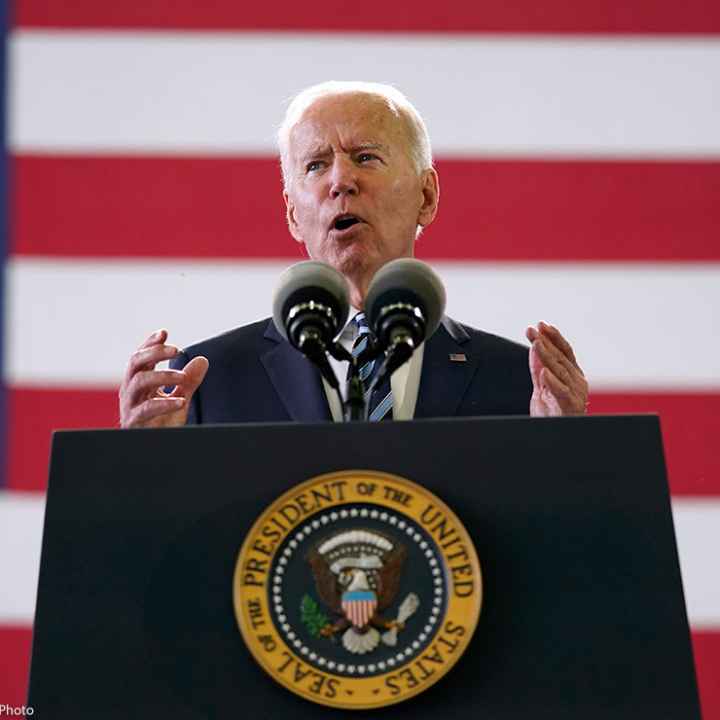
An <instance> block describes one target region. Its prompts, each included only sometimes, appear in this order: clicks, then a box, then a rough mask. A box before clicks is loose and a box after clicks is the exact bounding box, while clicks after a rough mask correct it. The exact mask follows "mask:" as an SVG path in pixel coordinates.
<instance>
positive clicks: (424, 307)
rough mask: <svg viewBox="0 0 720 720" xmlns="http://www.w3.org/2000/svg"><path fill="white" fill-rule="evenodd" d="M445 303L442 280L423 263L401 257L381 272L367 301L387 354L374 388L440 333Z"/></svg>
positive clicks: (371, 284) (371, 321) (371, 318)
mask: <svg viewBox="0 0 720 720" xmlns="http://www.w3.org/2000/svg"><path fill="white" fill-rule="evenodd" d="M445 300H446V298H445V288H444V287H443V284H442V281H441V280H440V278H439V277H438V276H437V275H436V274H435V272H434V271H433V270H432V268H431V267H430V266H429V265H426V264H425V263H424V262H421V261H420V260H415V259H414V258H400V259H398V260H393V261H392V262H389V263H387V264H386V265H383V267H381V268H380V270H378V272H377V273H376V275H375V277H374V278H373V279H372V282H371V283H370V287H369V288H368V293H367V297H366V298H365V312H366V315H367V318H368V323H369V325H370V327H371V328H372V330H373V332H374V333H375V337H376V338H377V341H378V344H379V345H380V347H381V348H382V349H384V350H385V351H386V358H385V362H384V363H383V365H382V367H381V368H380V370H379V372H378V374H377V376H376V377H375V381H374V382H373V386H375V385H379V384H381V383H382V382H383V381H384V380H385V378H386V377H388V376H389V375H392V373H393V372H395V370H397V369H398V368H399V367H400V366H401V365H402V364H403V363H404V362H406V361H407V360H409V359H410V357H411V356H412V354H413V352H414V351H415V350H416V348H417V347H418V345H420V344H421V343H422V342H423V341H424V340H425V339H426V338H428V337H430V336H431V335H432V334H433V333H434V332H435V330H437V328H438V325H439V324H440V320H441V319H442V316H443V313H444V312H445Z"/></svg>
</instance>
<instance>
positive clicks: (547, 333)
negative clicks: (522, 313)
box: [538, 321, 582, 372]
mask: <svg viewBox="0 0 720 720" xmlns="http://www.w3.org/2000/svg"><path fill="white" fill-rule="evenodd" d="M538 327H539V328H540V331H541V332H542V334H543V336H544V337H546V338H548V339H549V340H550V341H551V342H552V343H553V345H555V347H557V348H558V349H559V350H560V352H562V354H563V355H565V357H566V358H567V359H568V360H569V361H570V362H571V363H572V364H573V365H574V366H575V367H576V368H577V369H578V370H580V372H582V369H581V368H580V365H578V361H577V360H576V358H575V353H574V352H573V349H572V346H571V345H570V343H569V342H568V341H567V340H566V339H565V338H564V337H563V335H562V333H561V332H560V331H559V330H558V329H557V328H556V327H555V326H554V325H548V324H547V323H544V322H542V321H541V322H540V323H539V324H538Z"/></svg>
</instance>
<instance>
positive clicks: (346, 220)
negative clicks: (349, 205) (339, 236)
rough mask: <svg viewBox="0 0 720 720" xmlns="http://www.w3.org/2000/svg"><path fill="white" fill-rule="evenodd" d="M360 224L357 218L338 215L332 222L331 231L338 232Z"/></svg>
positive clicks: (349, 215)
mask: <svg viewBox="0 0 720 720" xmlns="http://www.w3.org/2000/svg"><path fill="white" fill-rule="evenodd" d="M361 222H362V220H361V219H360V218H359V217H357V216H355V215H351V214H349V213H346V214H344V215H338V216H337V217H336V218H335V220H333V223H332V229H333V230H340V231H342V230H347V229H348V228H351V227H352V226H353V225H357V224H358V223H361Z"/></svg>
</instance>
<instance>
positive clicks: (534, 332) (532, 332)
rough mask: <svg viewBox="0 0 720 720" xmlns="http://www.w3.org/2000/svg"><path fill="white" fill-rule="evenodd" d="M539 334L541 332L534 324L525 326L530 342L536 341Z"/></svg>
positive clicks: (526, 335)
mask: <svg viewBox="0 0 720 720" xmlns="http://www.w3.org/2000/svg"><path fill="white" fill-rule="evenodd" d="M539 335H540V333H538V331H537V329H536V328H534V327H533V326H532V325H529V326H528V327H527V328H525V337H526V338H527V339H528V340H529V341H530V342H534V341H535V340H536V339H537V337H538V336H539Z"/></svg>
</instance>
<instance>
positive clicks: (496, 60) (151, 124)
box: [9, 30, 720, 156]
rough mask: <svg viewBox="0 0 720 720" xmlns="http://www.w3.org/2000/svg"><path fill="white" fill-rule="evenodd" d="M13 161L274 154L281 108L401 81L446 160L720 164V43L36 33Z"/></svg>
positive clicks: (14, 40) (20, 66) (23, 38)
mask: <svg viewBox="0 0 720 720" xmlns="http://www.w3.org/2000/svg"><path fill="white" fill-rule="evenodd" d="M9 57H10V67H11V70H12V72H11V75H10V95H9V97H10V135H9V136H10V144H11V146H12V148H14V149H15V150H16V151H25V152H30V151H48V150H53V151H58V152H72V151H82V152H92V151H98V152H112V151H116V152H143V153H174V152H179V153H212V152H220V153H227V152H230V153H267V152H270V151H271V150H272V148H273V140H274V129H275V128H276V126H277V124H278V123H279V121H280V117H281V114H282V110H283V107H284V102H285V101H286V100H287V99H288V98H289V97H291V96H292V95H293V94H294V93H295V92H297V91H298V90H299V89H301V88H303V87H305V86H307V85H309V84H311V83H315V82H320V81H323V80H327V79H330V78H335V79H343V78H353V79H357V78H361V79H366V80H375V81H383V82H391V83H394V84H396V85H397V86H398V87H400V88H401V89H402V90H404V91H405V92H406V93H407V94H408V95H409V97H410V98H411V99H413V101H414V102H415V103H416V104H417V106H418V108H419V109H420V111H421V112H423V113H424V114H425V117H426V120H427V123H428V127H429V129H430V133H431V136H432V138H433V141H434V143H435V150H436V152H437V153H438V154H443V155H448V154H450V155H452V154H459V155H472V154H493V155H522V156H528V155H547V154H556V155H568V154H569V155H605V156H607V155H623V156H645V155H652V156H659V155H662V156H672V155H690V156H696V155H706V154H719V153H720V92H718V88H719V87H720V40H718V39H717V38H711V37H707V38H700V39H698V38H681V37H675V38H672V39H659V38H637V37H635V38H618V37H617V36H610V37H605V38H598V37H572V38H563V37H557V36H547V37H537V36H536V37H527V36H523V37H512V36H506V37H498V36H488V35H476V36H457V35H445V36H443V35H430V34H427V35H388V34H380V35H368V34H363V35H352V34H349V35H339V34H329V35H323V34H317V35H312V34H302V35H300V34H291V33H282V34H271V33H267V34H263V33H235V34H232V33H226V34H202V33H175V34H173V33H162V32H147V33H142V32H132V33H130V32H112V33H110V32H106V33H103V32H77V31H76V32H72V31H61V32H38V31H27V30H24V31H17V32H15V33H13V34H12V35H11V37H10V44H9Z"/></svg>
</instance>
